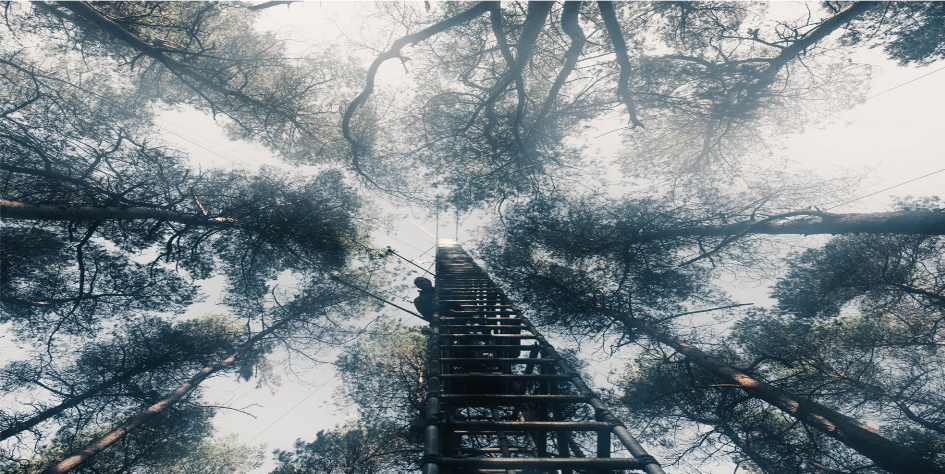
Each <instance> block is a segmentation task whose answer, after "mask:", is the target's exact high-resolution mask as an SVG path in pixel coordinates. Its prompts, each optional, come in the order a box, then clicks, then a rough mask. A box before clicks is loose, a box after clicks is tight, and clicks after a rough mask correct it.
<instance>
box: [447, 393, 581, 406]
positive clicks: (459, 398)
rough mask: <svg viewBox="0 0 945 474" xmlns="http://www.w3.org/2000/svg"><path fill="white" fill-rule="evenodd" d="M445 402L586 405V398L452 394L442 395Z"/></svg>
mask: <svg viewBox="0 0 945 474" xmlns="http://www.w3.org/2000/svg"><path fill="white" fill-rule="evenodd" d="M440 399H441V400H443V401H456V402H464V403H466V404H467V405H474V406H475V405H478V404H482V405H496V404H500V405H501V404H507V403H528V402H531V403H584V402H586V401H587V398H586V397H583V396H581V395H498V394H488V393H487V394H478V395H474V394H465V393H463V394H452V393H444V394H443V395H440Z"/></svg>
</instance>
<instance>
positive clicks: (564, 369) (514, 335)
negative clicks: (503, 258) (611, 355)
mask: <svg viewBox="0 0 945 474" xmlns="http://www.w3.org/2000/svg"><path fill="white" fill-rule="evenodd" d="M436 280H437V281H436V295H437V305H436V306H437V311H436V315H435V317H434V320H433V322H432V323H431V335H430V339H429V341H428V346H427V358H428V360H427V368H428V369H427V370H428V392H427V399H426V404H425V410H426V413H425V427H424V445H425V446H424V457H423V459H422V461H421V469H422V472H423V474H473V473H497V474H573V473H595V474H597V473H600V474H603V473H613V472H618V471H625V470H640V471H643V472H645V473H647V474H664V472H663V469H662V468H661V467H660V465H659V463H657V462H656V460H655V459H654V458H653V457H652V456H650V455H649V454H647V453H646V451H645V450H644V449H643V447H642V446H640V444H639V443H638V442H637V441H636V440H635V439H634V438H633V436H631V435H630V433H629V432H628V431H627V428H626V427H625V426H624V425H623V423H621V422H620V420H618V419H617V418H616V417H615V416H614V415H613V414H612V413H611V412H610V410H608V409H607V407H606V406H604V404H603V403H602V402H601V400H600V398H599V397H598V396H597V395H596V394H595V393H594V392H593V391H591V390H590V389H589V388H588V386H587V384H585V383H584V380H583V379H582V378H581V376H580V375H579V374H578V373H577V372H575V371H574V370H573V369H572V368H571V367H570V366H569V365H568V364H567V363H566V362H565V360H564V359H563V358H562V357H561V355H560V354H558V353H557V352H556V351H555V349H554V347H552V346H551V344H549V343H548V341H547V340H545V338H544V337H543V336H542V335H541V334H540V333H539V332H538V330H537V329H536V328H535V326H534V325H532V323H531V322H530V321H529V320H528V319H526V318H525V317H524V316H523V315H522V313H521V311H519V309H518V308H516V307H515V305H513V304H512V303H511V302H510V301H509V299H508V298H507V297H506V296H505V294H504V293H503V292H502V290H500V289H499V288H498V287H496V285H495V284H494V283H493V282H492V280H491V279H490V278H489V276H488V275H487V274H486V273H485V272H484V271H483V270H482V269H481V268H480V267H479V266H478V265H476V263H475V262H474V261H473V260H472V258H471V257H470V256H469V254H467V253H466V252H465V251H464V250H463V249H462V247H460V246H459V245H457V244H455V243H453V242H451V241H441V242H440V243H438V246H437V256H436Z"/></svg>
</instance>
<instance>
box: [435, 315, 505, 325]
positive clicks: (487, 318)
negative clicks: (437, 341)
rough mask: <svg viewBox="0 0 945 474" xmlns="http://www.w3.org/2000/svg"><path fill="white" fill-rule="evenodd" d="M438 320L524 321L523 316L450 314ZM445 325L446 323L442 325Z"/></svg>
mask: <svg viewBox="0 0 945 474" xmlns="http://www.w3.org/2000/svg"><path fill="white" fill-rule="evenodd" d="M440 321H508V322H512V321H524V319H523V318H510V317H502V316H450V317H441V318H440ZM443 326H447V325H445V324H444V325H443Z"/></svg>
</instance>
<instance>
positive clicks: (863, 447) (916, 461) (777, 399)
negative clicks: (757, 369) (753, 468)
mask: <svg viewBox="0 0 945 474" xmlns="http://www.w3.org/2000/svg"><path fill="white" fill-rule="evenodd" d="M606 313H607V314H608V315H609V316H611V317H613V318H614V319H616V320H618V321H620V322H622V323H624V324H625V325H626V326H627V328H628V329H633V330H636V331H639V332H642V333H644V334H646V335H647V336H649V337H650V338H652V339H654V340H656V341H658V342H660V343H663V344H665V345H667V346H669V347H672V348H673V349H675V350H676V352H679V353H680V354H682V355H683V356H684V357H685V358H686V360H689V361H691V362H692V363H694V364H696V365H698V366H699V367H701V368H702V369H703V370H705V371H706V372H708V373H710V374H712V375H714V376H716V377H718V379H719V380H721V381H722V382H725V383H729V384H732V385H733V386H735V387H738V388H740V389H742V390H743V391H744V392H745V393H747V394H748V395H750V396H752V397H754V398H757V399H760V400H764V401H765V402H768V403H769V404H771V405H773V406H775V407H776V408H778V409H779V410H781V411H783V412H784V413H786V414H788V415H789V416H791V417H793V418H795V419H797V420H799V421H801V422H803V423H804V424H806V425H808V426H810V427H812V428H814V429H817V430H818V431H820V432H822V433H824V434H826V435H827V436H830V437H831V438H834V439H836V440H838V441H840V442H841V443H843V444H845V445H847V446H848V447H850V448H851V449H853V450H854V451H856V452H857V453H860V454H861V455H863V456H864V457H866V458H869V459H870V460H871V461H873V462H874V463H876V465H877V466H879V467H880V468H882V469H885V470H887V471H889V472H891V473H895V474H943V473H945V468H943V467H942V466H939V465H937V464H936V463H935V462H934V461H932V460H931V459H929V458H928V457H925V456H923V455H922V454H921V453H918V452H915V451H913V450H910V449H908V448H907V447H905V446H903V445H901V444H899V443H896V442H895V441H892V440H890V439H889V438H886V437H885V436H883V435H882V434H881V433H880V432H879V431H877V430H876V429H874V428H872V427H870V426H869V425H866V424H864V423H861V422H860V421H858V420H856V419H854V418H852V417H850V416H847V415H844V414H842V413H840V412H838V411H836V410H834V409H832V408H829V407H826V406H824V405H821V404H820V403H817V402H815V401H813V400H809V399H807V398H803V397H799V396H797V395H794V394H792V393H790V392H787V391H785V390H781V389H779V388H777V387H775V386H772V385H769V384H767V383H765V382H763V381H761V380H758V379H756V378H754V377H752V376H751V375H748V374H746V373H745V372H742V371H740V370H738V369H736V368H734V367H732V366H730V365H728V364H725V363H723V362H722V361H720V360H718V359H716V358H714V357H712V356H710V355H709V354H706V353H705V352H703V351H702V350H701V349H699V348H697V347H695V346H693V345H692V344H689V343H687V342H685V341H683V340H681V339H679V338H677V337H675V336H672V335H670V334H669V333H667V332H665V331H663V330H661V329H659V328H657V327H656V326H654V325H652V324H650V323H648V322H646V321H643V320H640V319H636V318H633V317H630V316H628V315H626V314H623V313H619V312H616V311H610V310H606Z"/></svg>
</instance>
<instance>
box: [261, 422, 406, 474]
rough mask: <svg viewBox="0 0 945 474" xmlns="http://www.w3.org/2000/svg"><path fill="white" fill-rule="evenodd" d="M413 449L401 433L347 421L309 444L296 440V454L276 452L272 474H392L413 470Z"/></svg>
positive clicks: (394, 429) (398, 429)
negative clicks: (276, 462) (338, 473)
mask: <svg viewBox="0 0 945 474" xmlns="http://www.w3.org/2000/svg"><path fill="white" fill-rule="evenodd" d="M417 453H418V450H417V449H416V447H415V446H412V445H410V444H406V443H405V442H404V440H403V438H402V437H401V429H400V428H399V427H394V426H390V425H387V424H385V423H379V424H374V423H372V424H370V425H368V424H365V423H364V421H363V420H357V421H349V422H347V423H345V424H344V425H341V426H338V427H336V428H335V429H332V430H328V431H325V430H322V431H319V432H318V434H317V435H315V440H314V441H312V442H311V443H304V442H303V441H302V440H298V441H296V443H295V451H294V452H292V453H290V452H288V451H281V450H277V451H276V453H275V454H276V459H277V460H278V462H279V463H280V464H279V466H278V467H276V469H274V470H273V471H272V472H271V474H315V473H322V472H343V473H345V474H393V473H395V472H409V471H412V470H413V468H414V463H415V460H414V457H415V456H416V454H417Z"/></svg>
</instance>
